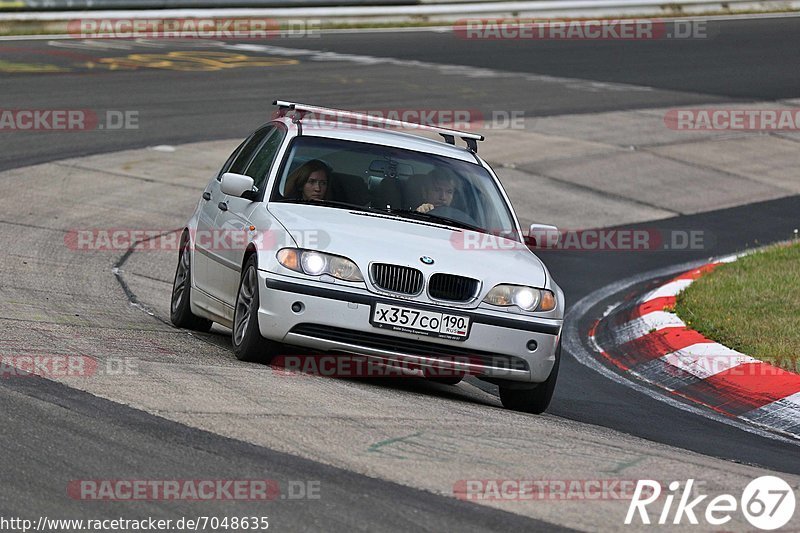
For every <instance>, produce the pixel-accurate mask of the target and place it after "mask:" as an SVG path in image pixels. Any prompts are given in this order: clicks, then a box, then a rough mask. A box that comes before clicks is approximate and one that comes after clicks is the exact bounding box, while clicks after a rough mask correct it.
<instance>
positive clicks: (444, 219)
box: [389, 209, 486, 233]
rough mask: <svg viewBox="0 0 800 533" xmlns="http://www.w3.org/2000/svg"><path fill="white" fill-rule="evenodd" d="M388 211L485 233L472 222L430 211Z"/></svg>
mask: <svg viewBox="0 0 800 533" xmlns="http://www.w3.org/2000/svg"><path fill="white" fill-rule="evenodd" d="M389 212H390V213H396V214H398V215H401V216H403V215H405V216H409V217H410V218H420V219H423V220H429V221H431V222H438V223H440V224H448V225H450V226H456V227H458V228H462V229H468V230H472V231H479V232H481V233H486V230H485V229H483V228H480V227H478V226H473V225H472V224H468V223H467V222H462V221H460V220H456V219H454V218H449V217H443V216H439V215H431V214H430V213H420V212H419V211H414V210H413V209H390V210H389Z"/></svg>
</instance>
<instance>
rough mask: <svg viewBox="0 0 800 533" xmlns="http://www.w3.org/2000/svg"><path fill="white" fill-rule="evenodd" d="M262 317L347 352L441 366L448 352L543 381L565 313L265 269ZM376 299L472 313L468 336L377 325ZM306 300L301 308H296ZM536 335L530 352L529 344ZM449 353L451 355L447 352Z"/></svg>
mask: <svg viewBox="0 0 800 533" xmlns="http://www.w3.org/2000/svg"><path fill="white" fill-rule="evenodd" d="M258 275H259V283H258V286H259V296H260V298H259V299H260V303H261V306H260V309H259V311H258V324H259V329H260V331H261V335H262V336H264V337H265V338H268V339H271V340H274V341H278V342H282V343H286V344H291V345H295V346H302V347H306V348H310V349H313V350H321V351H335V352H346V353H353V354H360V355H366V356H373V357H377V358H381V359H398V358H402V359H403V360H406V361H413V362H415V363H417V364H419V365H421V366H428V367H432V368H437V367H440V366H441V361H442V359H443V358H446V359H447V360H448V361H453V357H455V358H456V360H458V361H459V363H458V364H457V366H458V368H459V370H463V371H465V372H468V373H470V374H474V375H477V376H479V377H481V376H483V377H490V378H496V379H508V380H514V381H521V382H534V383H539V382H542V381H544V380H545V379H547V377H548V376H549V375H550V371H551V370H552V368H553V365H554V364H555V351H556V346H557V345H558V340H559V337H560V334H561V321H560V320H552V319H549V320H545V319H531V318H530V317H525V318H521V317H519V315H509V316H503V315H502V314H500V313H486V312H483V310H481V309H471V310H468V311H465V310H463V309H458V308H452V309H450V308H442V307H440V306H431V305H429V304H418V303H416V302H413V301H406V300H401V299H397V300H394V299H391V298H386V297H383V296H378V295H375V294H372V293H370V292H368V291H366V290H363V289H356V288H353V287H348V286H345V285H344V284H339V283H322V282H317V281H308V280H298V279H297V278H291V277H288V276H282V275H280V274H275V273H271V272H270V273H268V272H265V271H259V272H258ZM375 302H384V303H388V304H396V305H402V306H404V307H415V308H420V309H427V310H435V311H438V312H442V311H451V312H453V313H458V314H462V315H469V316H470V318H471V322H472V326H471V330H470V333H469V338H468V339H467V340H465V341H454V340H447V339H440V338H433V337H428V336H425V335H417V334H413V333H404V332H399V331H392V330H387V329H381V328H376V327H374V326H372V324H371V323H370V317H371V313H372V306H373V304H374V303H375ZM297 303H299V304H300V305H296V306H295V307H301V308H302V309H301V310H300V311H295V310H292V306H293V304H297ZM531 340H534V341H536V344H537V348H536V349H535V350H534V351H530V350H528V348H527V345H528V343H529V342H530V341H531ZM448 356H450V357H448Z"/></svg>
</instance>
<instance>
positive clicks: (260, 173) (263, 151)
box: [244, 128, 286, 190]
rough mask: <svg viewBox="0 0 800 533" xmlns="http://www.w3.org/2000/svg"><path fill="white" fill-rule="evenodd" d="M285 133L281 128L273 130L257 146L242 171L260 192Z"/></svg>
mask: <svg viewBox="0 0 800 533" xmlns="http://www.w3.org/2000/svg"><path fill="white" fill-rule="evenodd" d="M285 136H286V132H285V131H284V130H283V128H274V129H273V130H272V133H270V135H269V136H268V137H267V138H266V139H265V140H264V142H263V143H262V144H261V146H259V148H258V152H257V153H256V156H255V157H254V158H253V160H252V161H251V162H250V165H249V166H248V167H247V170H246V171H244V174H245V175H246V176H250V177H251V178H253V181H254V185H255V186H256V187H257V188H258V189H259V190H260V189H261V187H262V186H263V185H264V184H265V183H266V181H267V176H268V175H269V170H270V168H272V163H273V161H275V156H277V155H278V150H280V147H281V143H282V142H283V138H284V137H285Z"/></svg>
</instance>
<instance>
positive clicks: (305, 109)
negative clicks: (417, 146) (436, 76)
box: [272, 100, 484, 153]
mask: <svg viewBox="0 0 800 533" xmlns="http://www.w3.org/2000/svg"><path fill="white" fill-rule="evenodd" d="M272 105H276V106H278V110H279V112H278V116H286V113H287V111H295V112H296V113H295V116H294V117H293V120H294V121H295V122H299V121H300V120H302V119H303V117H304V116H305V115H306V113H317V114H324V115H333V116H337V117H341V118H350V119H354V120H365V121H369V122H371V123H377V124H382V125H384V126H400V127H405V128H417V129H422V130H425V131H433V132H436V133H438V134H439V135H441V136H442V137H444V140H445V142H446V143H448V144H452V145H454V146H455V144H456V140H455V138H456V137H460V138H461V139H462V140H463V141H464V142H465V143H466V145H467V148H468V149H469V150H470V151H471V152H473V153H478V141H482V140H484V137H483V135H480V134H478V133H469V132H466V131H458V130H451V129H448V128H439V127H437V126H428V125H425V124H417V123H415V122H405V121H402V120H394V119H391V118H383V117H378V116H375V115H367V114H366V113H356V112H354V111H345V110H342V109H333V108H329V107H320V106H315V105H307V104H300V103H297V102H285V101H283V100H275V101H274V102H272Z"/></svg>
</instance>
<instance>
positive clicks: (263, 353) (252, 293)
mask: <svg viewBox="0 0 800 533" xmlns="http://www.w3.org/2000/svg"><path fill="white" fill-rule="evenodd" d="M259 306H260V302H259V296H258V268H257V263H256V256H255V255H251V256H250V258H248V260H247V261H246V262H245V264H244V268H242V277H241V279H240V280H239V291H238V292H237V293H236V305H235V307H234V312H233V335H232V336H231V339H232V341H233V353H234V354H235V355H236V358H237V359H238V360H239V361H246V362H249V363H265V364H266V363H269V362H270V361H271V360H272V358H273V357H275V355H277V353H278V348H279V347H280V344H279V343H277V342H274V341H271V340H268V339H265V338H264V337H262V336H261V331H260V330H259V328H258V309H259Z"/></svg>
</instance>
